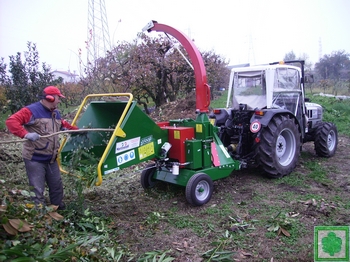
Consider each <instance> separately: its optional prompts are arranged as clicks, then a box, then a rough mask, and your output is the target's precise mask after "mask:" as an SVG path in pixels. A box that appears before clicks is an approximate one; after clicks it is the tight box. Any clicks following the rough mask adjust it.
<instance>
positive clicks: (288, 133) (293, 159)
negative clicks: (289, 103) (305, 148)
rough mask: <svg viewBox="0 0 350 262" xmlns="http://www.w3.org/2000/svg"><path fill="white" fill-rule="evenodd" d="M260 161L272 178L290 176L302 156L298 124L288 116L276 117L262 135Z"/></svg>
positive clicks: (259, 152)
mask: <svg viewBox="0 0 350 262" xmlns="http://www.w3.org/2000/svg"><path fill="white" fill-rule="evenodd" d="M260 137H261V140H260V145H259V148H258V155H257V157H258V161H259V164H260V165H261V167H262V168H263V170H264V171H265V172H266V173H267V175H268V176H270V177H272V178H279V177H283V176H286V175H288V174H290V173H291V172H292V171H293V170H294V168H295V166H296V164H297V162H298V158H299V154H300V144H301V139H300V132H299V129H298V124H297V123H296V122H295V121H294V119H292V118H290V116H288V115H276V116H274V117H273V118H272V119H271V121H270V122H269V124H268V125H267V126H266V127H264V129H263V130H262V133H261V136H260Z"/></svg>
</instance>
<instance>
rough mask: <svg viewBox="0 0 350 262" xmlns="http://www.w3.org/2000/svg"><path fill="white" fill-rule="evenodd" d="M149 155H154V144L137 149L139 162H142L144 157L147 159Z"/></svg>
mask: <svg viewBox="0 0 350 262" xmlns="http://www.w3.org/2000/svg"><path fill="white" fill-rule="evenodd" d="M151 155H154V143H153V142H151V143H148V144H146V145H143V146H140V147H139V158H140V160H142V159H144V158H146V157H149V156H151Z"/></svg>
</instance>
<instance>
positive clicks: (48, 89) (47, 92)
mask: <svg viewBox="0 0 350 262" xmlns="http://www.w3.org/2000/svg"><path fill="white" fill-rule="evenodd" d="M44 93H45V95H58V96H59V97H63V98H66V97H65V96H64V95H62V94H61V91H60V90H59V89H58V88H57V87H55V86H48V87H45V88H44Z"/></svg>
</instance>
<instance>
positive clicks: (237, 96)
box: [232, 70, 266, 109]
mask: <svg viewBox="0 0 350 262" xmlns="http://www.w3.org/2000/svg"><path fill="white" fill-rule="evenodd" d="M232 88H233V94H234V95H233V100H232V107H233V108H239V104H246V105H247V106H248V109H256V108H262V107H265V106H266V80H265V73H264V71H260V70H259V71H247V72H235V74H234V78H233V82H232Z"/></svg>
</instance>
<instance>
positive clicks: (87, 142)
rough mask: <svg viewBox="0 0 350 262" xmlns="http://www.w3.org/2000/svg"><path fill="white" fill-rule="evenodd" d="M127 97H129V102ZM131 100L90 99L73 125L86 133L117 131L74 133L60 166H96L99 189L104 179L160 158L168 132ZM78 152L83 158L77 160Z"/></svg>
mask: <svg viewBox="0 0 350 262" xmlns="http://www.w3.org/2000/svg"><path fill="white" fill-rule="evenodd" d="M106 96H108V97H112V98H111V99H108V101H90V100H91V99H92V98H98V97H106ZM125 97H128V100H127V101H125ZM123 98H124V99H123ZM123 100H124V101H123ZM132 100H133V96H132V94H128V93H120V94H118V93H114V94H95V95H88V96H87V97H86V98H85V99H84V101H83V102H82V104H81V106H80V108H79V110H78V112H77V114H76V117H75V118H74V120H73V122H72V123H73V124H76V125H77V126H78V127H79V128H80V129H84V130H87V129H92V130H94V129H99V128H106V129H111V130H114V131H113V132H84V133H83V134H79V135H76V134H74V133H73V134H72V135H71V136H70V137H69V138H68V139H66V140H65V141H63V143H62V146H61V148H60V157H61V158H60V163H61V165H63V166H66V167H67V166H70V167H72V166H73V167H76V166H84V165H86V166H91V165H94V164H96V165H97V176H98V178H97V182H96V185H100V184H101V183H102V176H103V175H106V174H109V173H112V172H114V171H117V170H119V169H122V168H125V167H129V166H131V165H136V164H139V163H140V162H143V161H147V160H149V159H152V158H155V157H156V156H158V155H160V150H161V147H162V146H163V145H164V143H165V142H167V139H168V136H167V131H166V130H163V129H162V128H161V127H160V126H159V125H157V124H156V123H155V122H154V121H153V120H152V119H150V118H149V117H148V116H147V115H146V114H145V113H144V112H142V110H141V109H140V108H139V107H137V103H136V102H135V101H132ZM83 111H84V112H83ZM78 119H79V121H78V123H76V122H77V120H78ZM78 150H80V154H78V155H79V157H78V159H77V157H76V155H77V151H78ZM77 162H79V163H77ZM94 162H95V163H94ZM62 170H63V169H62Z"/></svg>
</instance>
